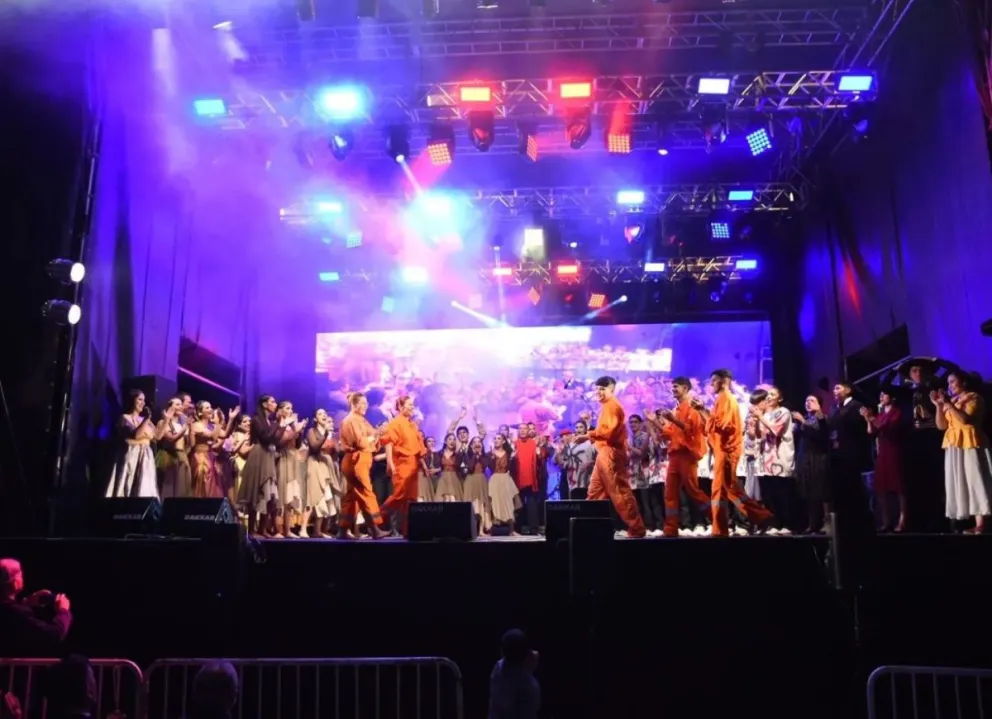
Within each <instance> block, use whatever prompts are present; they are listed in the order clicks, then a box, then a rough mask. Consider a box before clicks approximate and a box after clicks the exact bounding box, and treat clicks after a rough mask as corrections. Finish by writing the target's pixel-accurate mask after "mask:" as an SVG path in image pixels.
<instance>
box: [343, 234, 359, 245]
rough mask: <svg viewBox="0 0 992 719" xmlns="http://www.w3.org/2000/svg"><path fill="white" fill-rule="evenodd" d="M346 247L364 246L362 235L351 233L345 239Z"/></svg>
mask: <svg viewBox="0 0 992 719" xmlns="http://www.w3.org/2000/svg"><path fill="white" fill-rule="evenodd" d="M344 243H345V247H361V246H362V233H361V232H349V233H348V234H347V236H345V239H344Z"/></svg>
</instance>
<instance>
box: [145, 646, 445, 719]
mask: <svg viewBox="0 0 992 719" xmlns="http://www.w3.org/2000/svg"><path fill="white" fill-rule="evenodd" d="M220 661H225V662H229V663H230V664H231V665H233V666H234V668H235V670H236V671H237V673H238V680H239V681H238V691H239V697H238V704H237V708H236V709H235V711H236V714H237V719H290V718H292V719H301V718H302V717H314V719H344V718H345V717H352V718H353V719H365V718H366V717H369V718H373V717H374V719H464V705H463V695H462V674H461V670H460V669H459V668H458V665H457V664H455V663H454V662H453V661H451V660H450V659H444V658H442V657H410V658H395V659H393V658H385V659H371V658H370V659H165V660H162V661H158V662H155V663H154V664H152V665H151V666H150V667H149V668H148V670H147V671H146V672H145V683H144V697H143V706H144V708H145V711H146V714H145V719H180V718H181V717H185V716H187V715H188V712H189V709H190V708H191V707H190V701H191V699H192V687H193V679H194V678H195V676H196V673H197V672H198V671H199V670H200V668H201V667H203V666H204V665H206V664H210V663H213V662H220Z"/></svg>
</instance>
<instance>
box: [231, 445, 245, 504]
mask: <svg viewBox="0 0 992 719" xmlns="http://www.w3.org/2000/svg"><path fill="white" fill-rule="evenodd" d="M245 461H246V460H245V458H244V457H242V456H240V455H235V456H234V457H231V460H230V462H231V483H232V488H233V490H234V492H233V494H234V497H235V499H233V500H231V504H235V503H236V501H237V497H238V495H239V494H240V492H241V477H242V476H243V475H244V472H245Z"/></svg>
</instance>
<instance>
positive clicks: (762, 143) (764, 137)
mask: <svg viewBox="0 0 992 719" xmlns="http://www.w3.org/2000/svg"><path fill="white" fill-rule="evenodd" d="M746 139H747V147H748V149H749V150H750V151H751V156H752V157H757V156H758V155H761V154H763V153H765V152H768V151H769V150H771V149H772V138H771V136H770V135H769V134H768V130H767V129H765V128H764V127H759V128H757V129H756V130H752V131H751V132H749V133H748V134H747V138H746Z"/></svg>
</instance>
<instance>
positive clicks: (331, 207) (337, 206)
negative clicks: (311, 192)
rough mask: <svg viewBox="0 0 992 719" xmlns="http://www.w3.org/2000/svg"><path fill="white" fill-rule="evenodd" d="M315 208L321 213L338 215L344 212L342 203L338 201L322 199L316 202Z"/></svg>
mask: <svg viewBox="0 0 992 719" xmlns="http://www.w3.org/2000/svg"><path fill="white" fill-rule="evenodd" d="M316 209H317V212H319V213H320V214H322V215H340V214H341V213H342V212H344V205H342V204H341V203H340V202H327V201H324V202H318V203H317V207H316Z"/></svg>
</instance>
